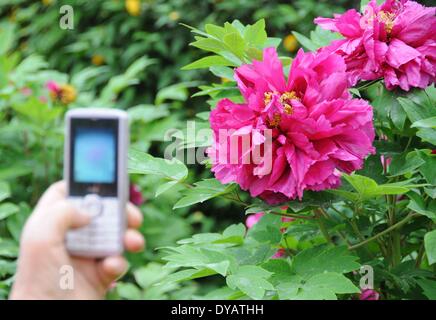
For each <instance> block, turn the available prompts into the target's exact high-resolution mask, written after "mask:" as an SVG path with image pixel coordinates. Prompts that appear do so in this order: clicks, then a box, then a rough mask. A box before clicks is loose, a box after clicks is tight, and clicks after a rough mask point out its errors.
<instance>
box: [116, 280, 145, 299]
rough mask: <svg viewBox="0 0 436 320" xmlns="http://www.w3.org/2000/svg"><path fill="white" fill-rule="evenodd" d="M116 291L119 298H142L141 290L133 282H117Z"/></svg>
mask: <svg viewBox="0 0 436 320" xmlns="http://www.w3.org/2000/svg"><path fill="white" fill-rule="evenodd" d="M116 288H117V292H118V294H119V295H120V297H121V298H124V299H127V300H140V299H141V298H142V292H141V290H139V288H138V287H137V286H135V285H134V284H133V283H125V282H118V283H117V287H116Z"/></svg>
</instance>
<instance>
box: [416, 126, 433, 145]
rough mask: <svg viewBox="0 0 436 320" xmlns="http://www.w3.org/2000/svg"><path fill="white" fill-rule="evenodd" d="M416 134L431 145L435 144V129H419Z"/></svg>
mask: <svg viewBox="0 0 436 320" xmlns="http://www.w3.org/2000/svg"><path fill="white" fill-rule="evenodd" d="M416 135H417V136H418V137H420V138H421V140H422V141H425V142H429V143H431V144H432V145H435V146H436V129H433V128H431V129H430V128H423V129H419V130H418V132H417V133H416Z"/></svg>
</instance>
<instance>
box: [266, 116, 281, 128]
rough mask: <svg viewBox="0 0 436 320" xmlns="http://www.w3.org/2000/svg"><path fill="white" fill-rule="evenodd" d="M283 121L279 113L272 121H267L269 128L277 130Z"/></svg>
mask: <svg viewBox="0 0 436 320" xmlns="http://www.w3.org/2000/svg"><path fill="white" fill-rule="evenodd" d="M281 120H282V118H281V116H280V114H279V113H275V114H274V116H273V118H272V120H267V123H268V126H270V127H272V128H277V127H278V126H279V124H280V121H281Z"/></svg>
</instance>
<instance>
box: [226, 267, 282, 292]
mask: <svg viewBox="0 0 436 320" xmlns="http://www.w3.org/2000/svg"><path fill="white" fill-rule="evenodd" d="M270 276H271V272H269V271H266V270H265V269H263V268H261V267H257V266H241V267H240V268H239V269H238V271H237V272H236V273H235V274H231V275H230V276H228V277H227V278H226V282H227V285H228V286H229V287H230V288H231V289H239V290H241V291H242V292H243V293H245V294H246V295H247V296H249V297H250V298H253V299H262V298H263V297H264V295H265V291H266V290H274V287H273V285H272V284H271V283H270V282H269V281H267V280H266V279H268V278H269V277H270Z"/></svg>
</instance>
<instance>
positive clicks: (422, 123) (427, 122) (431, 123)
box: [411, 117, 436, 129]
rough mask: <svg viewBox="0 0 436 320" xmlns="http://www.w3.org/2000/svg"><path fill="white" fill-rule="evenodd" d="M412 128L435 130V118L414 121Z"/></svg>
mask: <svg viewBox="0 0 436 320" xmlns="http://www.w3.org/2000/svg"><path fill="white" fill-rule="evenodd" d="M411 127H412V128H433V129H434V128H436V117H431V118H427V119H423V120H418V121H415V122H414V123H413V124H412V125H411Z"/></svg>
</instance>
